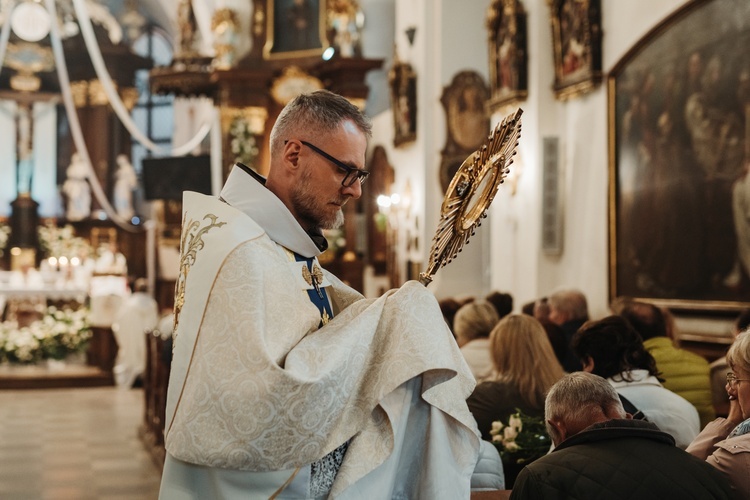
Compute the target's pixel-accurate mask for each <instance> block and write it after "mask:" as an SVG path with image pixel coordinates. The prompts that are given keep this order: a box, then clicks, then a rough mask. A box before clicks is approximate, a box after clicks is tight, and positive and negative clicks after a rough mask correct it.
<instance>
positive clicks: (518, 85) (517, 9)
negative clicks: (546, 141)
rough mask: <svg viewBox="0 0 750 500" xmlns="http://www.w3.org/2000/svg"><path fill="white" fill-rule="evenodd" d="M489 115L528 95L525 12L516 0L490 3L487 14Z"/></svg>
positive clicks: (499, 0) (496, 0) (501, 0)
mask: <svg viewBox="0 0 750 500" xmlns="http://www.w3.org/2000/svg"><path fill="white" fill-rule="evenodd" d="M487 30H488V32H489V56H490V101H489V103H488V107H489V110H490V111H491V112H494V111H497V110H498V109H500V108H502V107H504V106H508V105H512V104H516V103H518V102H520V101H523V100H525V99H526V97H527V96H528V80H527V75H528V60H527V50H526V11H525V10H524V8H523V4H521V1H520V0H494V1H493V2H492V4H491V5H490V8H489V9H488V11H487Z"/></svg>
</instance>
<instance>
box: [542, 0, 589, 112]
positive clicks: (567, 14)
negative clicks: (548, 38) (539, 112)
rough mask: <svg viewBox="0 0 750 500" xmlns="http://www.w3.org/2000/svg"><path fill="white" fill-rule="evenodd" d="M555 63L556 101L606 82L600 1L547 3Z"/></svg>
mask: <svg viewBox="0 0 750 500" xmlns="http://www.w3.org/2000/svg"><path fill="white" fill-rule="evenodd" d="M547 1H548V3H549V7H550V21H551V23H552V49H553V51H554V59H555V83H554V85H553V90H554V92H555V97H556V98H558V99H560V100H566V99H570V98H572V97H576V96H578V95H580V94H583V93H586V92H590V91H591V90H593V89H594V88H596V86H597V85H599V84H600V83H601V81H602V25H601V18H602V14H601V5H600V0H547Z"/></svg>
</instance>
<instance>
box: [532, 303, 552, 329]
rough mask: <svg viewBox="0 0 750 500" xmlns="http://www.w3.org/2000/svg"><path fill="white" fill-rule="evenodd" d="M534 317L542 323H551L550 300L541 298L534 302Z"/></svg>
mask: <svg viewBox="0 0 750 500" xmlns="http://www.w3.org/2000/svg"><path fill="white" fill-rule="evenodd" d="M534 317H535V318H536V319H538V320H539V321H541V322H543V323H544V322H550V323H551V321H550V319H549V299H548V298H547V297H541V298H539V299H537V300H536V302H534Z"/></svg>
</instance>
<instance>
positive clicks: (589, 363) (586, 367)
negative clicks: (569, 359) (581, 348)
mask: <svg viewBox="0 0 750 500" xmlns="http://www.w3.org/2000/svg"><path fill="white" fill-rule="evenodd" d="M583 371H585V372H586V373H594V358H592V357H591V356H587V357H586V359H585V360H584V361H583Z"/></svg>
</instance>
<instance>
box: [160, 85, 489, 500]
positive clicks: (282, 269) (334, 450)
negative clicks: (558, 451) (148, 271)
mask: <svg viewBox="0 0 750 500" xmlns="http://www.w3.org/2000/svg"><path fill="white" fill-rule="evenodd" d="M370 128H371V125H370V123H369V121H368V120H367V119H366V117H365V116H364V115H362V114H361V113H360V111H359V110H358V109H357V108H356V107H355V106H353V105H352V104H350V103H349V102H348V101H347V100H346V99H344V98H342V97H341V96H338V95H335V94H333V93H330V92H328V91H316V92H312V93H310V94H302V95H300V96H298V97H297V98H295V99H294V100H293V101H291V102H290V103H289V104H288V105H287V106H286V107H285V108H284V110H282V112H281V114H280V115H279V117H278V119H277V121H276V124H275V125H274V127H273V130H272V132H271V138H270V147H271V151H270V170H269V173H268V177H267V179H264V178H263V177H261V176H260V175H258V174H256V173H255V172H254V171H252V170H251V169H249V168H247V167H245V166H243V165H239V164H238V165H236V166H235V167H234V168H233V170H232V171H231V173H230V175H229V177H228V178H227V181H226V184H225V185H224V187H223V189H222V191H221V194H220V196H219V197H218V198H216V197H210V196H204V195H200V194H197V193H185V197H184V201H183V228H182V238H181V257H180V276H179V279H178V281H177V288H176V296H175V329H174V352H173V361H172V368H171V376H170V381H169V391H168V396H167V412H166V428H165V441H166V451H167V457H166V462H165V465H164V472H163V476H162V484H161V493H160V498H162V499H166V500H172V499H199V498H226V499H233V498H242V499H247V498H356V499H361V498H368V499H369V498H384V499H385V498H451V499H461V498H465V499H468V498H469V495H470V480H471V478H472V472H473V471H474V468H475V465H476V463H477V460H478V456H479V449H480V439H479V436H478V432H477V428H476V423H475V422H474V420H473V418H472V416H471V414H470V413H469V411H468V409H467V406H466V403H465V399H466V397H467V396H468V395H469V394H470V393H471V391H472V389H473V387H474V385H475V382H474V379H473V378H472V376H471V372H470V371H469V369H468V368H467V366H466V364H465V362H464V361H463V357H462V356H461V353H460V351H459V350H458V348H457V346H456V344H455V341H454V340H453V336H452V335H451V332H450V330H449V329H448V327H447V325H446V324H445V322H444V321H443V318H442V315H441V313H440V309H439V307H438V304H437V301H436V300H435V298H434V296H433V295H432V294H431V293H430V292H429V291H428V290H427V289H426V288H425V287H424V286H422V285H421V284H419V283H417V282H408V283H406V284H405V285H404V286H402V287H401V288H399V289H396V290H391V291H390V292H388V293H386V294H385V295H383V296H382V297H380V298H377V299H365V298H363V297H362V296H361V295H360V294H359V293H357V292H356V291H354V290H353V289H351V288H349V287H347V286H346V285H344V284H343V283H342V282H341V281H340V280H338V279H337V278H336V277H335V276H333V275H332V274H330V273H328V272H327V271H326V270H324V269H323V268H322V267H321V265H320V263H319V262H318V260H317V256H318V255H320V254H321V253H322V252H323V251H324V250H325V249H326V240H325V238H324V236H323V234H322V229H327V228H335V227H338V226H340V225H341V224H342V222H343V213H342V207H343V206H344V205H345V204H346V203H347V202H348V201H349V200H350V199H357V198H359V197H360V196H361V194H362V183H363V182H364V181H365V180H366V179H367V175H368V172H367V171H366V170H364V163H365V151H366V148H367V138H368V137H369V135H370ZM493 451H494V450H493ZM498 466H499V464H498ZM500 470H501V469H500ZM498 472H499V473H500V475H501V472H500V471H498Z"/></svg>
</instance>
